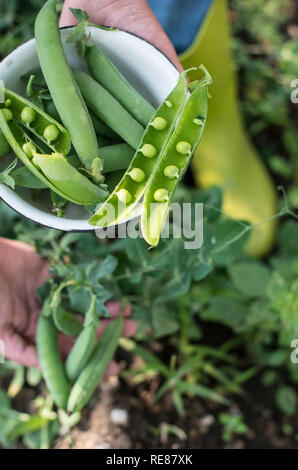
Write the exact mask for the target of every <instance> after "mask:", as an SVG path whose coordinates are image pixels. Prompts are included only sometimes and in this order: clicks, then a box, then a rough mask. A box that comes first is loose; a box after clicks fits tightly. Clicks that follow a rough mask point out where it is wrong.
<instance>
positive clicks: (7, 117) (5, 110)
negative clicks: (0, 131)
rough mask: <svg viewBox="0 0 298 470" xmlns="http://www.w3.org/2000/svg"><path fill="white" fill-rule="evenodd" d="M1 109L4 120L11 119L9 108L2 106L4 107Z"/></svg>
mask: <svg viewBox="0 0 298 470" xmlns="http://www.w3.org/2000/svg"><path fill="white" fill-rule="evenodd" d="M1 111H2V113H3V116H4V119H5V121H7V122H8V121H11V120H12V118H13V114H12V112H11V111H10V109H6V108H4V109H2V110H1Z"/></svg>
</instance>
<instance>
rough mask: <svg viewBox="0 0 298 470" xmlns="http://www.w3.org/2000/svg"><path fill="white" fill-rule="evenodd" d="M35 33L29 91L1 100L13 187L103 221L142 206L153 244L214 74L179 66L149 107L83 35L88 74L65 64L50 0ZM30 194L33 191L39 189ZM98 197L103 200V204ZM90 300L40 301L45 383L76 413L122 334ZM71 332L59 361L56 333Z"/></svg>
mask: <svg viewBox="0 0 298 470" xmlns="http://www.w3.org/2000/svg"><path fill="white" fill-rule="evenodd" d="M35 38H36V44H37V51H38V57H39V63H40V68H38V69H35V70H33V71H31V72H29V73H27V74H25V75H24V76H23V77H22V79H23V80H24V81H25V83H26V84H27V97H26V98H24V97H23V96H20V95H18V94H17V93H15V92H13V91H10V90H8V89H6V88H4V89H3V90H0V91H2V92H3V93H4V96H5V99H4V102H3V103H2V104H1V105H0V156H3V155H6V154H8V153H11V150H12V151H13V153H14V154H15V155H16V157H18V159H19V160H20V163H21V166H18V168H16V169H13V171H12V172H11V173H10V176H12V178H13V179H14V181H15V183H16V185H18V186H23V187H26V188H30V189H32V190H34V191H35V193H34V194H35V197H38V194H39V193H38V192H39V191H40V190H43V189H47V190H50V191H51V194H54V195H56V197H60V198H61V200H62V201H65V202H66V204H67V203H68V201H70V202H72V203H75V204H79V205H83V206H90V205H95V207H96V209H95V210H94V213H93V214H92V216H91V217H90V220H89V223H90V224H92V225H94V226H97V227H108V226H111V225H115V224H119V223H121V222H125V221H126V220H127V219H128V218H129V217H130V216H131V214H132V213H133V211H134V210H135V208H136V207H137V206H138V205H139V204H141V208H142V215H141V228H142V232H143V235H144V238H145V239H146V241H147V242H148V243H149V244H150V245H153V246H155V245H157V244H158V242H159V239H160V235H161V231H162V229H163V227H164V224H165V221H166V218H167V214H168V211H169V208H170V204H171V200H172V198H173V195H174V192H175V190H176V188H177V185H178V183H179V181H180V179H181V177H182V176H183V173H184V172H185V170H186V168H187V166H188V164H189V162H190V159H191V156H192V154H193V152H194V150H195V148H196V147H197V145H198V143H199V141H200V139H201V137H202V134H203V131H204V127H205V122H206V117H207V104H208V85H210V83H211V78H210V76H209V74H208V72H207V70H206V69H205V68H204V67H203V66H201V67H200V68H201V69H202V71H203V73H204V75H203V78H202V79H201V80H198V81H196V82H192V83H188V82H187V75H186V72H185V73H182V74H181V75H180V78H179V80H178V82H177V85H176V86H175V88H174V89H173V90H172V91H171V92H170V94H169V96H168V97H167V98H166V99H165V100H164V101H163V102H162V103H161V105H160V106H159V107H158V109H154V108H153V107H152V105H151V104H150V103H148V102H147V101H146V100H145V99H144V98H143V97H142V96H141V95H140V94H139V93H138V92H137V91H136V90H135V89H134V88H133V87H132V86H131V85H130V83H129V82H127V80H126V79H125V77H123V75H122V74H121V73H120V72H119V70H118V69H117V68H116V67H115V65H114V64H113V63H112V62H111V61H110V60H109V59H108V58H107V57H106V56H105V54H104V53H103V52H102V51H101V50H100V48H99V47H98V46H97V45H96V44H94V43H92V38H90V37H89V38H88V47H86V48H85V59H86V63H87V66H88V70H89V72H90V74H87V73H85V72H82V71H80V70H72V69H71V68H70V66H69V64H68V62H67V58H66V56H65V53H64V50H63V47H62V43H61V37H60V31H59V27H58V18H57V13H56V1H55V0H48V1H47V2H46V3H45V4H44V6H43V7H42V9H41V11H40V12H39V14H38V16H37V19H36V24H35ZM36 194H37V196H36ZM99 203H102V204H101V205H100V204H99ZM95 300H96V299H95V298H93V299H92V302H91V305H90V309H89V311H88V312H87V314H86V317H85V322H84V323H83V324H82V323H81V322H80V321H79V320H78V319H77V318H76V317H75V316H74V315H72V314H71V313H69V312H67V311H65V310H63V309H61V308H60V307H59V306H56V307H55V305H54V306H53V305H52V306H51V307H49V305H45V306H44V308H43V310H42V314H41V315H40V318H39V322H38V330H37V349H38V355H39V360H40V365H41V369H42V372H43V376H44V378H45V381H46V384H47V387H48V389H49V391H50V393H51V395H52V396H53V399H54V401H55V403H56V405H57V406H58V407H60V408H62V409H66V410H68V412H70V413H73V412H77V411H79V410H80V409H81V408H82V407H83V406H84V405H85V404H86V403H87V401H88V400H89V398H90V396H91V395H92V393H93V391H94V390H95V388H96V386H97V384H98V382H99V380H100V379H101V377H102V375H103V373H104V371H105V369H106V367H107V365H108V363H109V361H110V359H111V357H112V356H113V354H114V352H115V350H116V347H117V343H118V340H119V338H120V336H121V334H122V331H123V319H122V318H119V319H117V320H115V321H112V322H111V323H110V324H109V326H108V328H107V329H106V330H105V332H104V334H103V335H102V336H101V338H100V340H98V341H97V339H96V327H97V326H98V318H96V314H95ZM59 330H60V331H62V332H63V333H66V334H68V335H70V336H72V337H75V338H77V339H76V341H75V343H74V346H73V348H72V350H71V352H70V354H69V356H68V358H67V360H66V362H65V364H63V362H62V360H61V357H60V353H59V347H58V339H57V334H58V331H59Z"/></svg>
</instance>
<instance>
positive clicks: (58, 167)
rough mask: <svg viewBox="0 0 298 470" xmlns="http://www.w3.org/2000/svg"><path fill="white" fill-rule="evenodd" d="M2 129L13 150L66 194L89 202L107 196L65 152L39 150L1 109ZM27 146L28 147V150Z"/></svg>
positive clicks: (40, 176)
mask: <svg viewBox="0 0 298 470" xmlns="http://www.w3.org/2000/svg"><path fill="white" fill-rule="evenodd" d="M0 129H1V131H2V132H3V134H4V136H5V138H6V140H7V142H8V143H9V145H10V146H11V148H12V150H13V152H14V153H15V154H16V155H17V156H18V158H20V160H21V161H22V162H23V163H24V165H25V166H26V167H27V168H28V169H29V170H30V171H31V173H32V174H33V175H34V176H36V178H38V179H39V180H40V181H41V182H42V183H44V184H45V185H46V186H47V187H48V188H50V189H51V190H52V191H54V192H55V193H57V194H58V195H59V196H61V197H62V198H64V199H67V200H68V201H71V202H74V203H76V204H81V205H87V204H97V203H98V202H100V201H102V200H104V199H105V198H106V197H107V192H106V191H105V190H104V189H102V188H101V187H99V186H96V185H95V184H93V183H91V182H90V181H89V180H88V179H87V178H86V177H85V176H83V175H82V174H81V173H79V171H78V170H76V169H75V168H74V167H73V166H72V165H70V164H69V163H68V161H67V160H66V158H65V157H64V155H62V154H60V153H53V154H52V155H44V154H39V153H37V152H36V151H35V145H34V144H33V142H32V141H31V140H30V137H29V136H28V135H27V134H26V133H25V132H24V131H23V129H22V128H20V127H19V126H18V125H17V124H16V123H15V122H14V121H9V122H7V121H6V120H5V118H4V116H3V111H2V110H0ZM28 144H29V146H28ZM24 149H27V153H26V152H25V151H24Z"/></svg>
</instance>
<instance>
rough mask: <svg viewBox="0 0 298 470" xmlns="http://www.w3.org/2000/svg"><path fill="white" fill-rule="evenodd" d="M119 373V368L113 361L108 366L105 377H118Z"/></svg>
mask: <svg viewBox="0 0 298 470" xmlns="http://www.w3.org/2000/svg"><path fill="white" fill-rule="evenodd" d="M118 372H119V366H118V364H117V363H116V362H115V361H111V362H110V364H109V365H108V368H107V370H106V371H105V375H104V377H105V378H107V377H110V376H111V375H118Z"/></svg>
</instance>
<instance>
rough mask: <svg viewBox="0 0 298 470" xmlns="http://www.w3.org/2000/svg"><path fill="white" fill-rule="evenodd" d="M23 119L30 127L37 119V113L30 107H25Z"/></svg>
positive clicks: (22, 114) (22, 113)
mask: <svg viewBox="0 0 298 470" xmlns="http://www.w3.org/2000/svg"><path fill="white" fill-rule="evenodd" d="M21 119H22V121H23V122H24V123H25V124H27V125H28V126H30V124H32V122H34V121H35V119H36V111H35V110H34V109H32V108H30V107H29V106H25V107H24V108H23V109H22V112H21Z"/></svg>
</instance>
